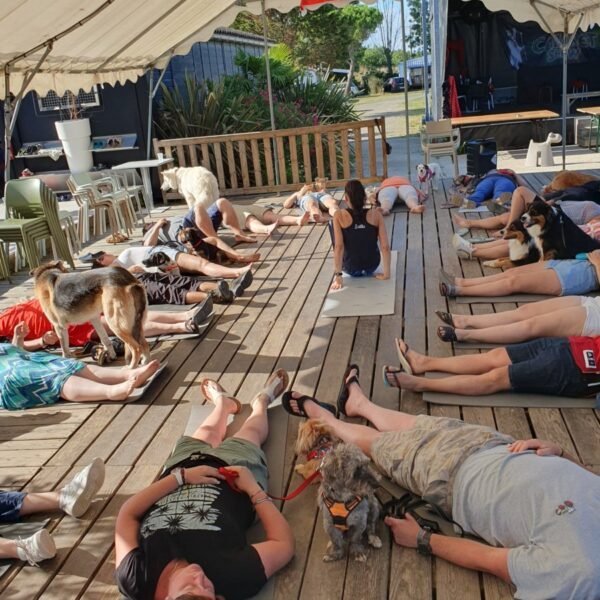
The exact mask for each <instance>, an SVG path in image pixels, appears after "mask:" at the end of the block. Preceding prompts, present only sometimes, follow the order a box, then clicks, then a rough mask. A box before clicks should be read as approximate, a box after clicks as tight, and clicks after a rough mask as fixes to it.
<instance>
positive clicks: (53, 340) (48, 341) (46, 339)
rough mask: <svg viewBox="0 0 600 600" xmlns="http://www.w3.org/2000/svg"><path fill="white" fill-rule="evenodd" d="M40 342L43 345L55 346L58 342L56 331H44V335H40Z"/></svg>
mask: <svg viewBox="0 0 600 600" xmlns="http://www.w3.org/2000/svg"><path fill="white" fill-rule="evenodd" d="M42 344H44V346H56V344H58V336H57V335H56V332H54V331H46V332H45V333H44V335H42Z"/></svg>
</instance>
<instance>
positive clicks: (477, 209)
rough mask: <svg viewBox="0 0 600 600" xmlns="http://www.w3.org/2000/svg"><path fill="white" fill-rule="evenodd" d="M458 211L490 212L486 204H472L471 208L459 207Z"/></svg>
mask: <svg viewBox="0 0 600 600" xmlns="http://www.w3.org/2000/svg"><path fill="white" fill-rule="evenodd" d="M458 212H459V213H484V212H490V211H489V209H488V207H487V206H474V207H473V208H459V209H458Z"/></svg>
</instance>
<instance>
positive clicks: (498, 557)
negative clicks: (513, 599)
mask: <svg viewBox="0 0 600 600" xmlns="http://www.w3.org/2000/svg"><path fill="white" fill-rule="evenodd" d="M385 524H386V525H387V526H388V527H389V528H390V529H391V531H392V535H393V536H394V541H395V542H396V544H398V545H399V546H404V547H405V548H416V547H417V535H418V533H419V531H420V527H419V524H418V523H417V522H416V521H415V519H414V518H413V517H412V516H411V515H410V514H407V515H406V518H404V519H395V518H393V517H386V518H385ZM429 544H430V546H431V553H432V554H433V555H434V556H438V557H439V558H443V559H444V560H447V561H448V562H451V563H453V564H455V565H458V566H459V567H464V568H465V569H474V570H476V571H484V572H485V573H491V574H492V575H496V577H500V579H503V580H504V581H506V582H508V583H511V579H510V575H509V572H508V553H509V551H510V550H509V548H494V547H493V546H488V545H487V544H482V543H481V542H476V541H474V540H467V539H465V538H458V537H450V536H445V535H439V534H437V533H434V534H432V535H431V539H430V540H429Z"/></svg>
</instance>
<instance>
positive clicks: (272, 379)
mask: <svg viewBox="0 0 600 600" xmlns="http://www.w3.org/2000/svg"><path fill="white" fill-rule="evenodd" d="M289 384H290V377H289V375H288V374H287V371H286V370H285V369H277V371H274V372H273V373H271V375H270V376H269V378H268V379H267V381H266V382H265V385H264V387H263V389H262V390H261V391H260V392H259V394H264V395H265V396H267V397H268V398H269V402H268V404H267V406H268V405H269V404H272V403H273V402H274V400H275V399H276V398H279V396H281V394H283V392H285V390H286V389H287V387H288V385H289ZM252 403H253V402H252ZM252 403H251V404H252Z"/></svg>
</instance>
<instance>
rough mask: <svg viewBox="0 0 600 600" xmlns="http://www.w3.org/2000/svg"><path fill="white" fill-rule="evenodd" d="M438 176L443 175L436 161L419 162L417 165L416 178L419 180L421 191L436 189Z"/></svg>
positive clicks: (437, 187)
mask: <svg viewBox="0 0 600 600" xmlns="http://www.w3.org/2000/svg"><path fill="white" fill-rule="evenodd" d="M440 177H443V172H442V168H441V167H440V165H438V164H437V163H429V164H428V165H426V164H424V163H420V164H418V165H417V179H418V180H419V189H420V190H421V191H422V192H429V190H430V189H432V190H438V189H439V185H438V181H439V178H440ZM423 188H425V189H423Z"/></svg>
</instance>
